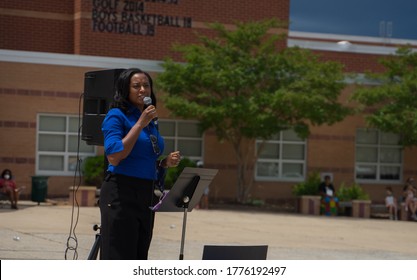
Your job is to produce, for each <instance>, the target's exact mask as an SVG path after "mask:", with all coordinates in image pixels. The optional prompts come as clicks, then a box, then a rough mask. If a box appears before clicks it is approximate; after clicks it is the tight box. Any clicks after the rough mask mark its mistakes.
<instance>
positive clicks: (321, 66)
mask: <svg viewBox="0 0 417 280" xmlns="http://www.w3.org/2000/svg"><path fill="white" fill-rule="evenodd" d="M282 25H283V24H282V23H279V22H277V21H276V20H264V21H260V22H247V23H241V22H238V23H236V28H235V29H233V30H229V29H227V28H226V27H225V26H223V25H221V24H218V23H215V24H211V25H210V27H211V28H212V30H214V31H215V33H216V34H217V36H214V37H208V36H203V35H198V39H199V43H198V44H189V45H176V46H175V47H174V50H175V51H177V52H179V53H181V54H182V57H183V59H184V61H183V63H178V62H175V61H174V60H172V59H170V58H168V59H166V60H165V61H164V63H163V68H164V71H163V72H162V73H161V74H159V75H158V76H157V79H156V84H157V86H158V87H159V88H160V89H162V90H163V91H164V92H165V93H166V94H165V95H164V102H165V106H166V107H167V108H168V109H169V110H171V112H172V113H173V114H174V115H175V116H178V117H182V118H185V119H196V120H198V121H199V122H200V125H201V128H202V130H203V131H204V130H207V129H212V130H213V131H214V132H215V134H216V136H217V138H218V139H219V140H220V141H228V142H230V143H231V144H232V146H233V148H234V151H235V154H236V159H237V164H238V194H237V200H238V201H244V199H245V198H246V197H247V195H248V189H249V188H250V185H251V183H252V181H251V179H250V178H245V176H248V175H251V174H253V171H249V170H250V168H253V164H254V162H252V163H250V160H251V159H252V160H253V159H254V158H255V159H256V158H257V155H256V154H251V153H250V152H248V151H247V149H246V148H247V147H246V146H244V145H243V143H245V141H247V140H248V139H249V140H250V139H252V140H253V139H263V140H267V139H270V138H271V137H272V136H273V135H275V134H276V133H278V132H279V131H282V130H285V129H289V128H292V129H294V130H295V131H296V132H297V134H298V135H299V136H301V137H303V138H305V137H307V136H308V135H309V126H310V125H321V124H333V123H335V122H337V121H340V120H342V119H343V118H344V117H345V116H346V114H348V112H349V110H348V109H347V108H346V107H344V106H343V105H342V104H340V103H339V101H338V97H339V95H340V92H341V90H342V88H343V87H344V84H343V79H344V77H343V73H342V66H341V65H340V64H338V63H336V62H324V61H320V59H319V58H318V57H317V56H315V55H313V54H312V53H311V52H310V51H308V50H305V49H300V48H297V47H291V48H281V49H280V48H278V45H279V42H280V41H282V40H283V39H284V38H285V35H283V34H282V33H279V32H277V30H279V27H281V26H282Z"/></svg>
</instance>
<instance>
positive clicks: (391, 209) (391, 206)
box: [385, 187, 398, 220]
mask: <svg viewBox="0 0 417 280" xmlns="http://www.w3.org/2000/svg"><path fill="white" fill-rule="evenodd" d="M385 206H386V207H387V209H388V213H389V218H390V219H391V220H398V216H397V213H398V205H397V199H396V198H395V197H394V195H393V192H392V188H391V187H387V188H386V196H385Z"/></svg>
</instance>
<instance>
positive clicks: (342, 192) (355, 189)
mask: <svg viewBox="0 0 417 280" xmlns="http://www.w3.org/2000/svg"><path fill="white" fill-rule="evenodd" d="M336 196H337V197H338V198H339V201H352V200H356V199H359V200H369V195H368V194H367V193H366V192H365V191H364V190H363V188H362V187H361V186H360V185H358V184H356V183H353V184H352V185H351V186H346V185H345V183H342V184H341V185H340V187H339V189H338V190H337V191H336Z"/></svg>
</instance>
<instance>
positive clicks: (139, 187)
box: [99, 68, 180, 260]
mask: <svg viewBox="0 0 417 280" xmlns="http://www.w3.org/2000/svg"><path fill="white" fill-rule="evenodd" d="M145 97H148V98H149V97H150V98H151V99H152V102H151V103H152V104H149V105H147V103H145V101H144V98H145ZM157 117H158V112H157V110H156V97H155V94H154V92H153V84H152V78H151V77H150V75H149V74H148V73H146V72H144V71H142V70H140V69H137V68H130V69H126V70H124V71H123V72H122V73H121V74H120V76H119V78H118V80H117V81H116V85H115V96H114V102H113V103H112V105H111V109H110V110H109V112H108V113H107V114H106V117H105V118H104V121H103V124H102V131H103V135H104V151H105V155H106V157H107V159H108V162H109V165H108V168H107V172H106V176H105V178H104V180H103V183H102V186H101V191H100V199H99V207H100V213H101V238H102V239H101V248H100V259H112V260H145V259H147V258H148V250H149V247H150V244H151V240H152V232H153V226H154V218H155V213H154V212H153V211H152V210H151V209H150V208H151V207H152V206H154V204H156V203H157V199H158V198H157V197H156V195H155V184H156V183H155V182H156V181H158V178H159V177H160V175H159V174H160V173H161V172H162V171H164V170H163V169H164V168H168V167H173V166H177V165H178V163H179V162H180V153H179V151H176V152H172V153H170V154H168V156H166V157H162V154H163V151H164V140H163V138H162V137H161V135H160V134H159V131H158V125H157V122H156V118H157ZM162 173H163V172H162Z"/></svg>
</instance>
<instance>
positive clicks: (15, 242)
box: [0, 201, 417, 260]
mask: <svg viewBox="0 0 417 280" xmlns="http://www.w3.org/2000/svg"><path fill="white" fill-rule="evenodd" d="M9 207H10V206H9V205H7V204H6V205H3V208H0V220H1V224H0V236H1V238H0V259H2V260H7V259H19V260H25V259H41V260H42V259H48V260H63V259H65V258H67V259H84V260H85V259H87V256H88V254H89V252H90V249H91V246H92V245H93V243H94V238H95V232H94V230H93V226H94V225H95V224H98V223H99V222H100V213H99V209H98V207H80V208H79V219H78V223H77V224H76V225H75V222H76V219H75V218H76V217H77V209H73V208H72V206H70V205H60V204H58V205H54V203H50V202H48V203H41V204H40V205H37V203H35V202H30V201H22V202H21V203H20V209H19V210H11V209H10V208H9ZM72 213H74V220H73V221H74V224H73V226H72V225H71V220H72V219H71V217H72ZM182 222H183V213H182V212H180V213H158V214H157V217H156V223H155V229H154V238H153V241H152V244H151V248H150V251H149V258H150V259H152V260H177V259H178V258H179V253H180V245H181V232H182ZM74 226H76V227H75V230H72V229H74ZM71 230H72V232H71ZM416 230H417V223H415V222H403V221H391V220H378V219H354V218H350V217H333V218H330V217H322V216H303V215H300V214H288V213H287V214H283V213H282V214H281V213H265V212H254V211H233V210H200V209H195V210H193V211H192V212H189V213H188V215H187V224H186V235H185V245H184V259H186V260H201V257H202V252H203V247H204V245H268V259H270V260H277V259H282V260H308V259H312V260H322V259H330V260H356V259H364V260H365V259H370V260H393V259H400V260H401V259H402V260H416V259H417V238H416V232H417V231H416ZM74 233H75V234H74ZM69 236H71V237H73V238H71V239H69ZM74 237H75V239H74ZM67 241H68V242H67ZM68 247H74V248H76V250H68V251H67V253H66V250H67V248H68Z"/></svg>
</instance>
